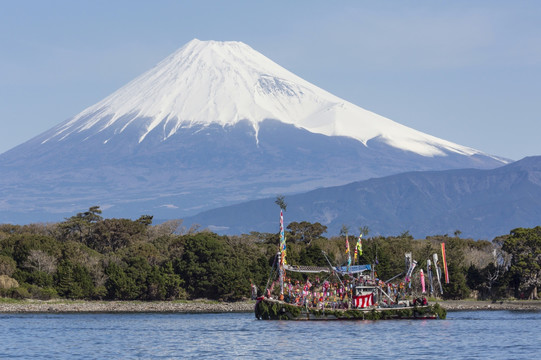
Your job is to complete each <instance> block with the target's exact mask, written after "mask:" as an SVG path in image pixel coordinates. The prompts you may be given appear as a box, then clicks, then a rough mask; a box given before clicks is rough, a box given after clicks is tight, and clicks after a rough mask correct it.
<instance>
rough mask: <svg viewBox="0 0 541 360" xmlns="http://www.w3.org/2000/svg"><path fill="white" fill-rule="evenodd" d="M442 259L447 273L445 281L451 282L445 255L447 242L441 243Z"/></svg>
mask: <svg viewBox="0 0 541 360" xmlns="http://www.w3.org/2000/svg"><path fill="white" fill-rule="evenodd" d="M441 261H442V262H443V272H444V273H445V283H446V284H449V270H448V269H447V257H446V256H445V243H441Z"/></svg>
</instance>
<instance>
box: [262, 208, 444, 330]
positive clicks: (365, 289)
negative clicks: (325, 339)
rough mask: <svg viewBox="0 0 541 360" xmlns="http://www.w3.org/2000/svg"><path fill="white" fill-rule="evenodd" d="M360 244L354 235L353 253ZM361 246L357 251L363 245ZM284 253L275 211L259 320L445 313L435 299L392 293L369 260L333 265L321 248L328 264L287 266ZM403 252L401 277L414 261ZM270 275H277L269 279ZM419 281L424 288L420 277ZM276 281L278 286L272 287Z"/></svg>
mask: <svg viewBox="0 0 541 360" xmlns="http://www.w3.org/2000/svg"><path fill="white" fill-rule="evenodd" d="M361 236H362V235H361ZM360 243H361V242H360V237H359V241H358V244H357V246H356V248H355V251H356V252H355V255H357V250H358V248H359V244H360ZM346 244H347V245H346V246H347V250H346V253H349V243H348V241H347V236H346ZM360 251H361V253H362V247H361V248H360ZM285 255H286V244H285V236H284V230H283V213H282V212H280V248H279V252H278V253H277V254H276V257H275V261H274V264H273V267H272V270H271V275H270V277H269V281H268V282H267V287H266V289H265V291H264V293H263V295H262V296H260V297H258V298H257V300H256V304H255V309H254V310H255V316H256V318H257V319H259V320H391V319H445V317H446V310H445V309H444V308H442V307H441V306H440V305H439V304H437V303H435V304H428V302H427V300H426V297H425V296H420V297H417V298H415V297H414V298H412V299H411V298H410V299H408V298H406V297H405V296H402V297H401V296H400V293H399V292H396V288H395V290H394V292H393V291H392V289H393V288H392V287H391V286H390V282H389V281H390V280H392V279H390V280H389V281H387V282H383V281H380V280H378V279H377V278H376V277H375V271H374V267H373V265H351V259H350V258H349V260H348V264H347V265H345V266H332V264H331V262H330V261H329V258H328V257H327V255H326V254H325V253H323V255H324V256H325V259H326V260H327V263H328V266H326V267H316V266H302V265H289V264H287V262H286V260H285V258H286V256H285ZM408 255H409V261H410V262H409V263H407V271H405V273H404V274H405V281H406V282H407V281H410V280H411V276H412V273H413V270H414V268H415V265H416V264H417V263H416V262H415V261H412V260H411V255H410V254H406V262H407V261H408ZM355 258H356V256H355ZM288 273H303V274H305V275H304V276H305V277H306V280H303V282H302V283H301V282H300V281H299V280H292V279H291V278H288V277H287V274H288ZM404 274H399V275H397V276H396V277H398V276H401V275H404ZM428 274H431V272H429V273H428ZM275 277H277V278H276V279H274V278H275ZM396 277H395V278H396ZM297 278H298V277H297ZM438 280H439V273H438ZM422 281H423V289H424V277H422ZM278 284H279V287H277V286H276V285H278ZM440 288H441V285H440ZM386 289H387V291H386ZM423 292H424V290H423ZM395 293H396V294H397V295H395ZM393 295H394V296H393Z"/></svg>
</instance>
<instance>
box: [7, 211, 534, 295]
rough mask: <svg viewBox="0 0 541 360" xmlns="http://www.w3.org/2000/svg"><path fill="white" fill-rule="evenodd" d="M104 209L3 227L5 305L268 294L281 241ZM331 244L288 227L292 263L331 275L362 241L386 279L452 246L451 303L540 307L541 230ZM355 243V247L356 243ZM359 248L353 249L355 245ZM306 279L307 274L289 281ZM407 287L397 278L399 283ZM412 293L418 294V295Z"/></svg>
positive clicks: (320, 229) (321, 230) (320, 231)
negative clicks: (408, 259)
mask: <svg viewBox="0 0 541 360" xmlns="http://www.w3.org/2000/svg"><path fill="white" fill-rule="evenodd" d="M101 214H102V212H101V210H100V208H99V207H91V208H90V209H89V210H88V211H86V212H83V213H78V214H76V215H74V216H72V217H70V218H67V219H65V221H63V222H60V223H53V224H29V225H11V224H2V225H0V296H2V297H9V298H17V299H27V298H32V299H41V300H47V299H54V298H65V299H85V300H143V301H153V300H184V299H198V298H206V299H213V300H224V301H237V300H243V299H246V298H249V296H250V288H251V284H255V285H256V286H257V288H258V289H259V293H260V294H261V292H262V290H263V289H264V288H265V286H266V284H267V280H268V277H269V274H270V272H271V266H272V264H273V261H274V258H275V255H276V253H277V250H278V243H279V234H278V230H279V223H278V220H279V219H278V216H277V232H276V233H257V232H252V233H250V234H243V235H238V236H220V235H218V234H215V233H213V232H210V231H207V230H200V229H198V228H195V227H194V228H190V229H186V228H184V227H183V226H182V221H181V220H173V221H167V222H165V223H161V224H156V225H153V224H152V220H153V218H152V216H149V215H143V216H141V217H140V218H139V219H137V220H130V219H116V218H112V219H105V218H103V217H102V215H101ZM344 229H345V231H342V232H341V234H337V235H335V236H330V237H326V236H325V235H326V227H325V226H324V225H321V224H319V223H310V222H306V221H303V222H301V223H297V222H292V223H290V224H289V225H288V226H287V230H286V239H287V261H288V263H289V264H302V265H318V266H326V265H327V260H326V259H325V257H324V256H323V252H325V253H326V254H327V256H328V258H329V260H330V261H331V262H332V264H333V265H343V264H345V262H346V255H345V252H344V249H345V237H346V234H347V232H348V231H349V232H350V234H354V233H356V234H357V236H358V234H359V233H360V232H363V233H364V235H365V236H364V237H363V254H362V256H360V257H359V259H357V263H360V264H376V265H375V269H376V272H377V276H378V277H379V279H382V280H387V279H391V278H392V277H394V276H396V275H398V274H400V273H402V272H404V270H405V269H404V267H405V263H404V254H405V253H406V252H411V253H412V254H413V258H414V259H416V260H417V261H418V268H423V269H426V260H427V259H430V258H431V256H432V254H433V253H439V252H440V244H441V243H442V242H443V243H445V247H446V251H447V263H448V269H449V275H450V282H449V284H444V285H443V295H441V294H439V293H438V294H437V295H438V296H441V297H443V298H444V299H462V298H470V297H475V298H479V299H503V298H525V299H533V298H537V289H538V286H539V283H540V282H541V227H535V228H532V229H524V228H518V229H514V230H511V231H510V233H509V234H505V235H502V236H499V237H497V238H495V239H494V240H493V241H492V242H490V241H484V240H479V241H476V240H474V239H464V238H461V237H460V231H458V230H457V231H456V232H455V233H454V234H453V235H452V236H450V235H447V234H446V235H434V236H429V237H427V238H425V239H414V238H413V237H412V236H411V235H410V234H409V233H408V232H405V233H402V234H400V235H398V236H390V237H381V236H373V237H371V236H370V234H369V228H368V227H366V226H364V227H359V229H358V230H349V228H348V227H347V226H344ZM349 239H350V243H352V244H353V243H354V242H355V241H356V236H355V235H350V236H349ZM352 246H353V245H352ZM291 277H292V278H295V277H297V278H298V279H299V280H302V275H300V274H291ZM397 281H400V277H398V278H397ZM414 290H415V289H414Z"/></svg>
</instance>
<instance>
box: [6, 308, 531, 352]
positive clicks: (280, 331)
mask: <svg viewBox="0 0 541 360" xmlns="http://www.w3.org/2000/svg"><path fill="white" fill-rule="evenodd" d="M0 324H1V326H0V358H2V359H70V360H73V359H182V358H187V359H196V358H197V359H364V358H366V359H534V358H540V357H541V312H518V311H514V312H511V311H463V312H449V313H448V317H447V320H385V321H357V320H355V321H320V322H316V321H313V322H310V321H298V322H293V321H260V320H256V319H255V318H254V315H253V314H250V313H227V314H0Z"/></svg>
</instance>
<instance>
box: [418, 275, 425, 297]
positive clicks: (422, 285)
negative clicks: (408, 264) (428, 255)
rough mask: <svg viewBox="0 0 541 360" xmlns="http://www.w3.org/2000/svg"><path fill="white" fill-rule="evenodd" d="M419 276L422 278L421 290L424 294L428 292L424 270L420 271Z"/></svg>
mask: <svg viewBox="0 0 541 360" xmlns="http://www.w3.org/2000/svg"><path fill="white" fill-rule="evenodd" d="M419 276H420V277H421V290H422V292H423V294H424V293H425V292H426V287H425V273H424V272H423V269H421V270H419Z"/></svg>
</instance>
